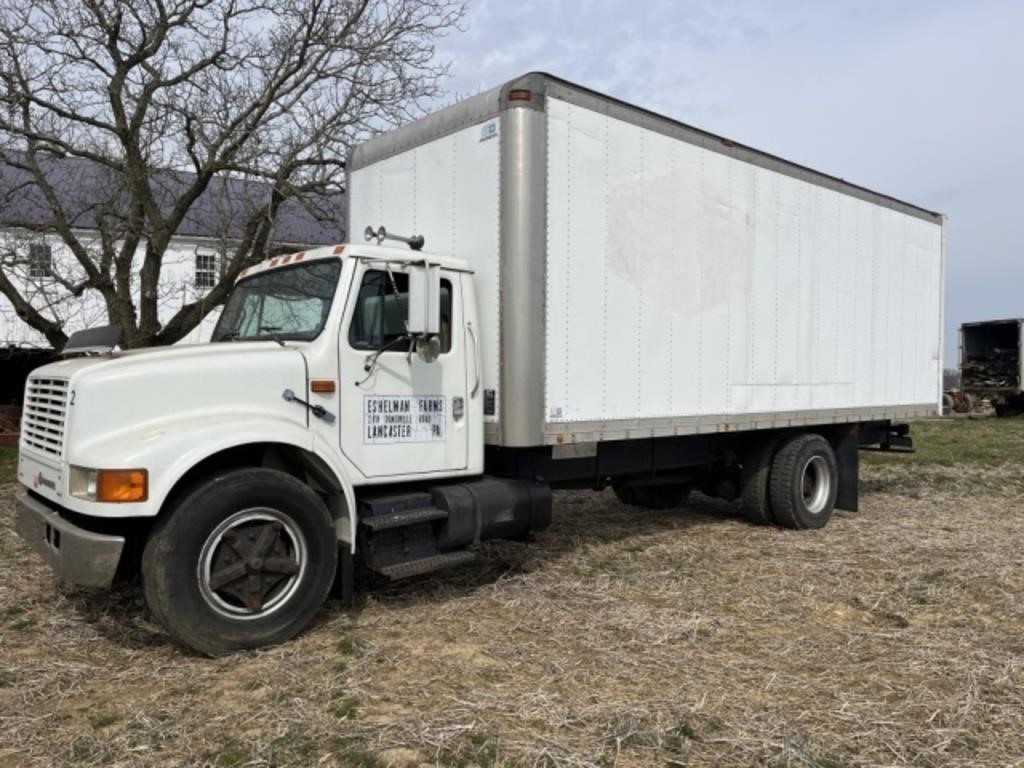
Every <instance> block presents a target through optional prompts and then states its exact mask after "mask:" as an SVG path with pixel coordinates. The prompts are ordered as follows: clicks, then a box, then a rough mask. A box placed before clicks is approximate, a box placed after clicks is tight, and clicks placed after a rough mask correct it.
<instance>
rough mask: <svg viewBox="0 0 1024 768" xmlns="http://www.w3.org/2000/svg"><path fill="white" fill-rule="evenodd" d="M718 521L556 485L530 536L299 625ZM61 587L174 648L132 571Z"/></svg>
mask: <svg viewBox="0 0 1024 768" xmlns="http://www.w3.org/2000/svg"><path fill="white" fill-rule="evenodd" d="M720 524H733V525H746V523H742V522H739V521H737V518H736V510H735V506H734V505H733V504H730V503H727V502H723V501H721V500H716V499H709V498H707V497H705V496H702V495H700V494H694V495H693V496H691V499H690V501H689V502H687V504H686V505H685V506H682V507H680V508H678V509H668V510H654V509H641V508H637V507H631V506H628V505H625V504H622V503H621V502H619V501H618V500H617V499H616V498H615V496H614V494H613V493H612V492H611V491H605V492H592V491H566V492H559V493H556V495H555V508H554V515H553V520H552V524H551V527H550V528H548V529H547V530H546V531H543V532H541V533H539V534H537V535H536V536H535V537H534V540H533V541H532V542H531V543H530V544H522V543H517V542H507V541H492V542H485V543H484V544H483V545H482V546H481V548H480V551H479V557H478V558H477V560H476V561H474V562H472V563H468V564H466V565H463V566H459V567H456V568H451V569H447V570H441V571H436V572H434V573H428V574H424V575H423V576H418V577H415V578H412V579H406V580H401V581H396V582H386V581H383V580H378V579H374V578H369V579H365V580H364V584H363V585H362V588H361V589H360V590H359V592H358V593H357V596H356V604H355V605H354V606H353V607H352V608H347V609H346V608H345V607H344V606H343V604H342V602H341V600H340V599H339V598H337V597H336V596H333V595H332V596H331V597H330V598H328V601H327V604H326V605H325V607H324V608H323V609H322V610H321V611H320V612H319V613H318V614H317V617H316V619H315V620H314V621H313V623H312V624H311V626H310V627H309V628H308V629H307V630H306V631H307V632H316V631H317V630H318V629H320V628H322V627H324V625H327V624H331V623H333V622H335V621H336V620H337V618H338V617H339V616H340V615H342V614H346V613H348V614H350V615H351V616H352V618H353V619H357V618H358V615H359V613H360V611H361V610H362V606H364V605H365V603H366V601H367V600H368V599H372V600H373V601H375V602H377V603H380V604H383V605H386V606H390V607H401V606H402V605H423V604H424V603H440V602H445V601H448V600H452V599H457V598H459V597H461V596H464V595H467V594H471V593H473V592H475V591H477V590H479V589H483V588H488V587H492V586H494V585H495V584H497V583H499V582H501V581H503V580H505V579H509V578H515V577H518V576H523V575H526V574H529V573H533V572H535V571H539V570H543V569H544V568H545V566H546V565H547V564H549V563H553V562H555V561H557V560H559V559H560V558H563V557H566V556H570V555H572V554H573V553H575V552H578V551H581V550H585V549H587V548H589V547H593V546H600V545H602V544H606V543H612V542H616V543H618V544H619V545H620V546H621V548H622V550H623V551H628V552H639V551H642V550H643V549H645V548H646V547H647V546H650V545H651V544H653V543H654V542H655V540H656V539H657V537H659V536H660V535H662V534H665V533H669V532H670V533H672V534H673V535H686V532H687V530H688V529H691V528H694V527H703V526H707V525H720ZM60 593H61V595H62V598H63V599H64V600H65V601H66V602H67V604H68V607H69V608H70V609H71V610H72V611H74V612H75V613H76V614H77V615H78V616H79V617H81V618H82V619H83V620H84V621H85V622H86V623H87V624H89V625H90V626H92V628H93V629H94V630H95V631H96V632H97V633H98V634H99V635H101V636H102V637H103V638H104V639H106V640H108V641H110V642H111V643H114V644H116V645H117V646H119V647H121V648H124V649H127V650H146V649H161V648H164V649H166V648H168V647H176V648H179V649H181V648H180V646H177V645H176V644H174V643H173V641H172V639H171V638H170V637H169V636H168V635H167V634H166V633H165V632H164V631H163V630H162V628H161V627H160V625H159V623H158V622H157V621H156V619H155V618H154V617H153V615H152V614H151V613H150V611H149V609H148V608H147V607H146V602H145V598H144V596H143V592H142V586H141V582H140V581H139V580H138V579H136V580H134V581H131V582H127V583H123V584H118V585H117V586H115V587H114V588H113V589H111V590H106V591H95V590H87V589H80V588H75V587H69V586H62V587H60ZM181 650H182V651H183V652H184V653H189V654H192V653H193V652H190V651H187V650H185V649H181Z"/></svg>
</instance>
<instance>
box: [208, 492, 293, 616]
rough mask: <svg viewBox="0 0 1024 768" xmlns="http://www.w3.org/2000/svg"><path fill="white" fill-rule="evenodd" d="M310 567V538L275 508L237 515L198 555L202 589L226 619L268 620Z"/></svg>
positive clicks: (214, 533) (290, 594)
mask: <svg viewBox="0 0 1024 768" xmlns="http://www.w3.org/2000/svg"><path fill="white" fill-rule="evenodd" d="M307 564H308V555H307V546H306V539H305V537H304V536H303V534H302V531H301V530H300V529H299V527H298V525H297V524H296V523H295V521H294V520H292V518H291V517H289V516H288V515H286V514H284V513H283V512H280V511H278V510H276V509H270V508H263V507H261V508H254V509H245V510H242V511H241V512H236V513H235V514H233V515H231V516H230V517H228V518H227V519H225V520H224V521H223V522H221V523H220V525H218V526H217V527H216V528H215V529H214V530H213V532H212V533H211V534H210V535H209V537H207V539H206V542H205V543H204V544H203V548H202V551H201V552H200V556H199V572H198V574H197V575H198V579H199V591H200V592H201V594H202V596H203V599H204V600H206V602H207V604H208V605H209V606H210V607H211V608H213V610H215V611H216V612H217V613H219V614H221V615H222V616H227V617H229V618H232V619H255V618H262V617H264V616H267V615H268V614H270V613H273V612H274V611H276V610H277V609H278V608H280V607H281V606H283V605H284V604H285V603H287V602H288V600H289V599H291V597H292V596H293V595H294V594H295V590H296V589H297V588H298V586H299V583H300V582H301V581H302V577H303V574H304V573H305V571H306V567H307Z"/></svg>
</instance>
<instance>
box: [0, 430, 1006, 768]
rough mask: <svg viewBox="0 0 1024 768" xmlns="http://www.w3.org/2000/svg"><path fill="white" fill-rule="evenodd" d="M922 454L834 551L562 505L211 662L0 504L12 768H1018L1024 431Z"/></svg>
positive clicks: (867, 493)
mask: <svg viewBox="0 0 1024 768" xmlns="http://www.w3.org/2000/svg"><path fill="white" fill-rule="evenodd" d="M915 432H916V439H917V442H918V445H919V447H920V451H919V453H917V454H916V455H913V456H881V455H877V454H870V455H868V456H867V457H866V461H865V466H864V468H863V480H862V487H863V497H862V511H860V512H859V513H855V514H854V513H841V514H839V515H837V516H836V517H835V518H833V521H832V523H831V524H830V525H829V527H828V528H826V529H825V530H823V531H818V532H809V533H796V532H790V531H782V530H775V529H769V528H756V527H751V526H750V525H747V524H745V523H743V522H740V521H739V520H737V519H735V518H734V517H732V516H731V514H730V508H729V506H728V505H726V504H723V503H718V502H712V501H708V500H699V499H698V500H696V501H694V502H693V503H691V505H690V506H689V507H687V508H685V509H681V510H677V511H672V512H640V511H636V510H633V509H630V508H627V507H625V506H622V505H620V504H619V503H618V502H617V501H616V500H615V497H614V496H613V495H612V494H611V493H610V492H609V493H587V492H574V493H564V494H560V495H559V496H557V497H556V498H557V501H556V518H555V523H554V525H553V526H552V528H551V529H550V530H549V531H547V532H545V533H543V534H542V535H540V536H539V537H538V540H537V542H536V543H535V544H533V545H531V546H529V547H525V546H522V545H518V544H497V545H493V546H489V547H487V548H486V549H485V551H484V556H483V557H482V559H481V561H480V562H478V563H476V564H474V565H471V566H467V567H464V568H461V569H459V570H457V571H453V572H450V573H446V574H443V575H435V576H432V577H424V578H422V579H419V580H416V581H412V582H407V583H402V584H398V585H395V586H390V587H387V588H382V589H377V590H375V591H373V592H372V593H370V594H369V595H367V596H366V598H365V599H364V600H363V602H362V604H361V606H360V607H359V609H358V610H356V611H354V612H352V613H345V612H343V611H342V610H341V609H340V608H339V607H338V605H337V604H331V605H329V606H328V607H327V608H326V609H325V610H324V611H323V612H322V613H321V615H320V617H319V620H318V622H317V624H316V626H314V627H313V628H312V629H311V630H310V631H309V632H307V633H306V634H304V635H303V636H302V637H301V638H299V639H298V640H296V641H294V642H291V643H289V644H287V645H284V646H282V647H279V648H274V649H271V650H267V651H264V652H260V653H252V654H246V655H239V656H234V657H229V658H223V659H217V660H209V659H205V658H198V657H196V656H192V655H189V654H188V653H186V652H183V651H182V650H181V649H179V648H177V647H175V646H174V645H172V644H170V643H169V642H168V641H167V639H166V638H165V636H164V635H163V634H162V633H161V632H160V631H159V630H158V628H157V627H156V626H155V625H154V624H153V622H152V621H151V619H150V617H149V615H148V613H147V611H146V608H145V606H144V604H143V602H142V598H141V594H140V593H139V591H138V590H137V589H132V588H126V589H123V590H121V591H118V592H116V593H114V594H93V593H89V592H85V591H80V590H74V589H70V588H66V587H58V586H57V585H56V584H55V583H54V581H53V579H52V577H51V574H50V573H49V571H48V570H46V569H45V568H44V567H43V566H42V565H41V564H40V562H38V561H37V560H36V559H35V558H34V557H32V556H30V555H29V553H28V551H27V550H26V548H25V547H24V546H22V544H21V543H20V542H19V541H17V540H16V539H15V538H14V535H13V533H12V531H11V513H12V510H11V504H10V497H11V494H12V493H13V491H14V486H13V485H11V484H8V485H4V486H0V766H4V767H5V768H7V767H9V766H22V765H25V766H49V765H110V766H175V765H188V766H200V765H209V766H220V767H222V768H226V767H229V766H234V767H240V766H367V767H368V768H369V767H372V766H421V765H441V766H449V765H453V766H482V767H483V766H505V765H516V766H519V765H522V766H563V765H564V766H682V765H705V764H707V765H767V766H814V767H817V768H827V767H829V766H851V765H915V766H948V765H954V766H982V765H991V766H996V765H1000V766H1002V765H1015V764H1017V765H1020V764H1024V421H1022V420H1016V421H1013V420H1007V421H994V420H992V421H963V420H960V421H936V422H926V423H921V424H919V425H916V429H915ZM5 462H6V464H7V466H6V470H5V469H4V464H5ZM9 465H10V456H9V455H8V456H7V457H6V459H5V457H3V456H0V472H4V471H6V473H7V477H6V479H7V481H8V482H9V481H10V479H11V478H10V466H9Z"/></svg>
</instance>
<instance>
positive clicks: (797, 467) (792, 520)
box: [768, 434, 839, 529]
mask: <svg viewBox="0 0 1024 768" xmlns="http://www.w3.org/2000/svg"><path fill="white" fill-rule="evenodd" d="M838 489H839V470H838V467H837V465H836V457H835V453H834V452H833V451H832V446H831V445H829V442H828V440H826V439H825V438H823V437H822V436H821V435H811V434H803V435H796V436H795V437H792V438H790V439H789V440H787V441H786V442H784V443H783V444H782V445H781V446H780V447H779V449H778V451H776V453H775V457H774V458H773V459H772V466H771V472H770V476H769V478H768V490H769V498H770V501H771V511H772V516H773V517H774V519H775V522H776V523H777V524H778V525H781V526H782V527H783V528H799V529H804V528H823V527H825V525H826V524H827V523H828V521H829V518H831V517H832V510H833V509H834V508H835V503H836V493H837V491H838Z"/></svg>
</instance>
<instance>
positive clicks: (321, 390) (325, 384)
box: [309, 379, 334, 395]
mask: <svg viewBox="0 0 1024 768" xmlns="http://www.w3.org/2000/svg"><path fill="white" fill-rule="evenodd" d="M309 391H310V392H316V393H317V394H319V395H329V394H331V393H332V392H334V379H313V380H312V381H311V382H309Z"/></svg>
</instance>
